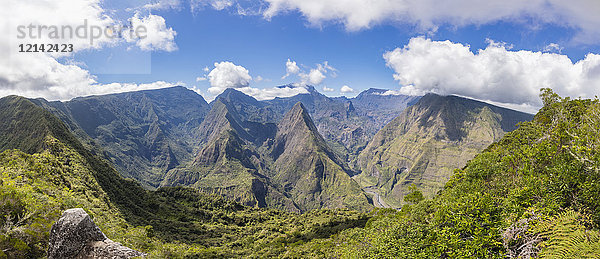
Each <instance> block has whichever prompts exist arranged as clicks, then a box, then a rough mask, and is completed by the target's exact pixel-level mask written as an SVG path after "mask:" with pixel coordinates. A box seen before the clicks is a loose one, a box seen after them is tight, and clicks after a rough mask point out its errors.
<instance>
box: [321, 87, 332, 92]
mask: <svg viewBox="0 0 600 259" xmlns="http://www.w3.org/2000/svg"><path fill="white" fill-rule="evenodd" d="M333 91H335V90H334V89H333V88H329V87H327V86H323V92H333Z"/></svg>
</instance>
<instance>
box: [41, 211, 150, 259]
mask: <svg viewBox="0 0 600 259" xmlns="http://www.w3.org/2000/svg"><path fill="white" fill-rule="evenodd" d="M144 256H145V254H144V253H141V252H138V251H135V250H133V249H131V248H128V247H125V246H123V245H121V244H119V243H117V242H113V241H112V240H110V239H108V238H107V237H106V236H105V235H104V234H103V233H102V231H100V229H99V228H98V227H97V226H96V224H94V222H93V221H92V219H91V218H90V216H89V215H88V214H87V213H85V211H84V210H83V209H80V208H76V209H69V210H66V211H65V212H64V213H63V215H62V217H61V218H60V219H59V220H58V221H56V223H55V224H54V225H53V226H52V229H51V230H50V244H49V246H48V258H50V259H54V258H60V259H62V258H132V257H144Z"/></svg>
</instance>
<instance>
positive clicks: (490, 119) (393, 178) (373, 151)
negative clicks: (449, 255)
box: [356, 94, 532, 207]
mask: <svg viewBox="0 0 600 259" xmlns="http://www.w3.org/2000/svg"><path fill="white" fill-rule="evenodd" d="M531 117H532V116H531V115H528V114H525V113H520V112H516V111H512V110H508V109H503V108H499V107H495V106H492V105H489V104H485V103H482V102H477V101H474V100H469V99H465V98H460V97H456V96H438V95H434V94H428V95H426V96H424V97H422V98H421V99H420V100H419V101H418V102H417V103H416V104H415V105H413V106H411V107H409V108H407V109H406V110H405V111H404V112H403V113H402V114H401V115H400V116H398V117H396V118H395V119H394V120H392V121H391V122H390V123H389V124H387V125H386V126H385V127H384V128H383V129H382V130H380V131H379V132H378V133H377V134H376V135H375V137H373V139H372V141H371V142H370V143H369V145H368V146H367V147H366V148H365V149H364V150H363V151H362V152H361V153H360V155H359V157H358V164H359V166H360V168H361V169H362V173H361V175H360V176H358V177H356V179H357V180H358V181H359V182H360V183H361V184H362V185H363V186H373V187H375V188H377V189H378V190H379V193H380V195H381V196H383V199H384V200H385V201H386V202H387V204H389V205H392V206H394V207H399V206H401V205H402V204H403V197H404V196H405V195H406V194H408V192H409V190H408V186H410V185H412V184H415V185H416V186H417V187H418V188H419V189H420V190H421V191H422V192H423V193H424V194H425V196H426V197H432V196H433V195H434V194H435V193H436V192H437V191H438V190H440V189H441V188H442V187H443V185H444V183H445V182H446V181H447V180H448V179H449V178H450V176H451V175H452V171H453V170H454V169H455V168H460V167H463V166H464V165H465V164H466V162H467V161H468V160H469V159H471V158H473V157H474V156H475V155H476V154H478V153H479V152H481V151H482V150H483V149H485V148H486V147H487V146H488V145H490V144H492V143H493V142H494V141H497V140H499V139H500V138H501V137H502V136H503V135H504V134H505V133H506V132H508V131H511V130H513V129H514V128H515V125H516V124H517V123H518V122H520V121H526V120H529V119H531Z"/></svg>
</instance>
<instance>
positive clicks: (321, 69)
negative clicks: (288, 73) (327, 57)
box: [298, 61, 337, 85]
mask: <svg viewBox="0 0 600 259" xmlns="http://www.w3.org/2000/svg"><path fill="white" fill-rule="evenodd" d="M335 71H337V70H336V69H335V68H334V67H332V66H330V65H329V63H328V62H327V61H325V62H323V63H322V64H317V67H316V68H311V69H310V71H309V72H308V73H304V72H301V73H298V76H299V77H300V79H301V80H302V81H301V82H300V84H312V85H319V84H321V83H323V81H324V80H325V78H327V76H326V74H328V73H331V74H332V75H333V73H335Z"/></svg>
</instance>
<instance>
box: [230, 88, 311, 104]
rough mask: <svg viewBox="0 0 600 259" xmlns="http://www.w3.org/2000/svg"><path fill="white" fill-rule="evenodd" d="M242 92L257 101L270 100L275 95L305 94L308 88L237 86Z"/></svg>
mask: <svg viewBox="0 0 600 259" xmlns="http://www.w3.org/2000/svg"><path fill="white" fill-rule="evenodd" d="M236 90H239V91H240V92H242V93H245V94H247V95H250V96H252V97H254V98H256V99H257V100H259V101H262V100H271V99H274V98H276V97H282V98H283V97H291V96H294V95H298V94H307V93H308V90H306V88H305V87H301V86H300V87H287V86H286V87H273V88H264V89H258V88H252V87H242V88H238V89H236Z"/></svg>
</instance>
